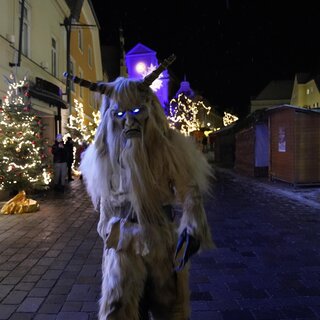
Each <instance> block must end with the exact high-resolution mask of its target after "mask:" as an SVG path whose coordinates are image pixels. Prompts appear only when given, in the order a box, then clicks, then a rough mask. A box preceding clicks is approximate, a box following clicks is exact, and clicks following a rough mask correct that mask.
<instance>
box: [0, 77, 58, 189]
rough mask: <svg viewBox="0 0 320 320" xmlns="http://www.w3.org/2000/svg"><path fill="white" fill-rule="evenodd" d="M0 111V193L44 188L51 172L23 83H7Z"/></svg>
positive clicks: (12, 79) (46, 147) (40, 121)
mask: <svg viewBox="0 0 320 320" xmlns="http://www.w3.org/2000/svg"><path fill="white" fill-rule="evenodd" d="M8 87H9V90H8V91H7V96H6V97H5V98H4V102H3V104H2V105H1V108H0V133H1V134H0V190H14V189H19V190H22V189H47V188H48V185H49V184H50V182H51V177H52V172H51V171H50V170H48V169H49V168H50V165H51V161H50V159H51V158H50V159H49V157H48V155H47V149H48V146H47V144H46V141H44V139H43V138H42V132H43V124H42V120H41V118H40V117H39V116H37V115H36V114H35V112H34V111H33V110H32V106H31V103H30V98H29V93H28V88H29V84H28V82H27V81H26V80H24V81H18V82H17V81H15V79H14V77H13V76H11V77H10V80H8Z"/></svg>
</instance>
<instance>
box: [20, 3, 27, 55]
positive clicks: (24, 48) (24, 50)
mask: <svg viewBox="0 0 320 320" xmlns="http://www.w3.org/2000/svg"><path fill="white" fill-rule="evenodd" d="M20 14H21V1H20V2H19V23H20V22H21V15H20ZM22 28H23V29H22V43H21V44H22V53H23V54H24V55H25V56H27V57H28V56H29V38H30V10H29V8H28V7H27V6H26V3H24V10H23V27H22Z"/></svg>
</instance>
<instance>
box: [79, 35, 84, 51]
mask: <svg viewBox="0 0 320 320" xmlns="http://www.w3.org/2000/svg"><path fill="white" fill-rule="evenodd" d="M78 47H79V49H80V51H81V52H83V34H82V30H78Z"/></svg>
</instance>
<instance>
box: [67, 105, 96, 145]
mask: <svg viewBox="0 0 320 320" xmlns="http://www.w3.org/2000/svg"><path fill="white" fill-rule="evenodd" d="M74 104H75V111H76V115H75V116H73V115H70V116H69V122H68V124H67V131H68V134H69V135H71V137H72V139H73V141H74V142H75V143H76V144H78V145H80V144H81V143H82V142H86V143H88V144H89V143H91V142H92V141H93V140H94V136H95V134H96V129H97V127H98V124H99V122H100V112H99V111H97V113H95V112H93V114H92V115H93V118H94V123H92V122H89V124H88V126H86V125H85V123H84V112H83V104H82V103H81V102H80V103H79V102H78V100H76V99H75V100H74Z"/></svg>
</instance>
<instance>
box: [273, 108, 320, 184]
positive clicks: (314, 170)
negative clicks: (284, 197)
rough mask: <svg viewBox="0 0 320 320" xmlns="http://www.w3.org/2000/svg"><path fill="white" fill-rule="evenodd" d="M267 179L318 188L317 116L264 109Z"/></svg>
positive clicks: (319, 147)
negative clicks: (266, 119) (266, 124)
mask: <svg viewBox="0 0 320 320" xmlns="http://www.w3.org/2000/svg"><path fill="white" fill-rule="evenodd" d="M267 112H268V114H269V132H270V162H269V177H270V179H277V180H282V181H285V182H288V183H292V184H294V185H314V184H320V112H319V111H318V110H315V109H313V110H312V109H304V108H300V107H295V106H291V105H281V106H276V107H271V108H268V110H267Z"/></svg>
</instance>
